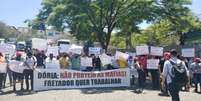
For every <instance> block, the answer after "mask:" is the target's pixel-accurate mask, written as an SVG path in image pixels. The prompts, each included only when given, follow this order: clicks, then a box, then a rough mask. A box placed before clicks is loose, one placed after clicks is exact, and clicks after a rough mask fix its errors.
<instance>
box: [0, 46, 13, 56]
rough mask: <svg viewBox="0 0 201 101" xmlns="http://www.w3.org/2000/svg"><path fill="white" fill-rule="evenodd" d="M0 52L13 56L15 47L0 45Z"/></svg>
mask: <svg viewBox="0 0 201 101" xmlns="http://www.w3.org/2000/svg"><path fill="white" fill-rule="evenodd" d="M0 52H1V53H3V54H10V55H13V54H14V53H15V46H14V45H11V44H1V45H0Z"/></svg>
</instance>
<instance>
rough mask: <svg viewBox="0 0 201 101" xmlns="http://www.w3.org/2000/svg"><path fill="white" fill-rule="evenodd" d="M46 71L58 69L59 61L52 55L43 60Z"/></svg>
mask: <svg viewBox="0 0 201 101" xmlns="http://www.w3.org/2000/svg"><path fill="white" fill-rule="evenodd" d="M45 68H46V69H59V68H60V66H59V61H58V60H57V59H56V58H55V57H54V55H53V53H50V54H49V57H47V58H46V59H45Z"/></svg>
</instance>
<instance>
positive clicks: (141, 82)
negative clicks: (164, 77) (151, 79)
mask: <svg viewBox="0 0 201 101" xmlns="http://www.w3.org/2000/svg"><path fill="white" fill-rule="evenodd" d="M134 67H135V68H136V69H137V72H138V87H139V89H138V91H137V92H138V93H142V92H143V89H144V86H145V79H146V75H145V72H144V69H143V67H142V65H140V63H139V60H138V59H137V58H135V59H134Z"/></svg>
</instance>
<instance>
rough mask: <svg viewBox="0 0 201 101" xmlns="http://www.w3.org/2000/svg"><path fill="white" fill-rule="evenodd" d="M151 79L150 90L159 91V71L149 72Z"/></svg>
mask: <svg viewBox="0 0 201 101" xmlns="http://www.w3.org/2000/svg"><path fill="white" fill-rule="evenodd" d="M150 73H151V78H152V88H153V89H159V87H160V86H159V85H160V81H159V80H160V76H159V70H154V69H153V70H150Z"/></svg>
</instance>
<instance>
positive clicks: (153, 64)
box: [147, 59, 159, 69]
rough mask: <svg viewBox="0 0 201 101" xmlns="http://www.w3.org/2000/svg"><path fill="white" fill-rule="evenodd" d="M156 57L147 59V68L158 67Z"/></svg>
mask: <svg viewBox="0 0 201 101" xmlns="http://www.w3.org/2000/svg"><path fill="white" fill-rule="evenodd" d="M158 63H159V60H158V59H148V60H147V69H158Z"/></svg>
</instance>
